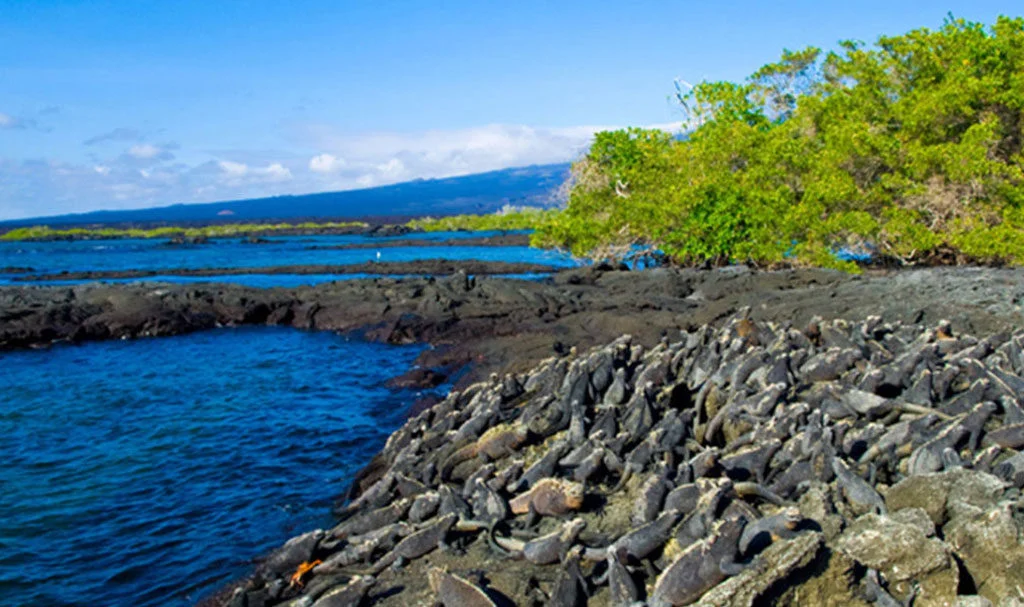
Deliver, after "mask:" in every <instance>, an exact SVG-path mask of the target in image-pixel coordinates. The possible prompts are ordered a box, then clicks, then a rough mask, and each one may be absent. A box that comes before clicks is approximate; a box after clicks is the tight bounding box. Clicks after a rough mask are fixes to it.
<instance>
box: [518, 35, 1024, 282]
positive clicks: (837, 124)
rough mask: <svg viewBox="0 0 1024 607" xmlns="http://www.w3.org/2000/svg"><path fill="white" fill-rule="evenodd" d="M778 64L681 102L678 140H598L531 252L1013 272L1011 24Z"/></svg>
mask: <svg viewBox="0 0 1024 607" xmlns="http://www.w3.org/2000/svg"><path fill="white" fill-rule="evenodd" d="M840 49H841V50H840V51H838V52H829V53H823V52H822V51H821V50H819V49H817V48H813V47H810V48H806V49H803V50H800V51H785V52H784V53H783V54H782V57H781V58H780V60H779V61H778V62H776V63H771V64H768V65H765V66H764V67H762V68H761V69H759V70H758V71H757V72H755V73H754V74H753V75H752V76H750V77H749V78H748V79H747V80H746V81H744V82H742V83H734V82H702V83H700V84H698V85H696V86H694V87H693V88H692V89H690V90H688V91H685V92H684V91H681V90H680V91H679V94H678V100H679V102H680V104H681V105H682V107H683V109H684V111H685V114H686V118H687V120H686V123H687V124H688V125H690V126H691V127H692V131H691V132H690V133H689V134H688V136H687V137H685V138H683V139H677V138H672V137H671V136H670V135H668V134H666V133H663V132H660V131H654V130H644V129H636V128H631V129H625V130H620V131H612V132H603V133H599V134H598V135H597V136H596V137H595V140H594V143H593V145H592V146H591V148H590V150H589V152H588V153H587V155H586V156H585V157H584V158H583V159H582V160H580V161H579V162H577V163H575V164H574V167H573V182H572V188H571V190H570V194H569V201H568V204H567V207H566V209H565V210H564V211H563V212H561V213H557V214H551V215H549V216H546V217H545V218H544V220H543V222H542V224H541V225H540V227H539V229H538V231H537V233H536V234H535V236H534V239H535V243H536V244H540V245H555V246H563V247H567V248H569V249H571V250H572V251H573V252H574V253H576V254H578V255H588V254H589V255H592V254H595V252H596V254H598V255H600V254H601V251H610V250H618V251H622V250H632V249H635V247H636V246H637V245H641V246H649V247H652V248H657V249H660V250H661V251H662V252H663V253H665V254H666V255H668V256H669V258H670V259H671V260H673V261H674V262H676V263H682V264H697V263H705V262H708V261H711V262H718V263H729V262H751V263H754V264H758V265H766V266H771V265H777V264H782V263H796V264H807V265H821V266H832V267H841V268H845V269H849V270H855V269H856V267H855V266H854V265H853V264H852V262H849V261H842V260H841V259H840V258H839V257H837V255H836V252H837V251H843V250H845V251H846V252H861V253H873V254H876V255H879V256H883V257H890V258H896V259H900V260H903V261H908V262H912V261H916V260H921V259H927V258H929V257H930V256H934V255H936V254H937V252H939V251H950V250H952V251H955V252H957V253H958V254H959V255H960V258H961V259H963V258H967V259H972V260H975V261H979V262H1010V263H1021V262H1024V174H1022V151H1021V150H1022V140H1024V133H1022V128H1024V19H1020V18H1016V19H1011V18H1007V17H1000V18H999V19H998V20H997V22H996V23H995V25H993V26H991V27H986V26H984V25H982V24H978V23H971V22H967V21H964V20H962V19H954V18H952V17H950V18H948V19H947V20H946V22H945V24H944V25H943V27H942V28H941V29H939V30H937V31H933V30H929V29H918V30H914V31H911V32H909V33H907V34H904V35H901V36H891V37H889V36H884V37H881V38H879V39H878V41H877V43H876V44H875V45H873V46H870V47H869V46H866V45H864V44H862V43H859V42H850V41H847V42H842V43H840Z"/></svg>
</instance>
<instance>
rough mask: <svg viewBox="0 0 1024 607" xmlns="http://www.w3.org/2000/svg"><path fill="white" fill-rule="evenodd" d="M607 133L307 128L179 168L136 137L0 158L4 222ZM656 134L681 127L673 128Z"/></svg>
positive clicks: (569, 154) (164, 149)
mask: <svg viewBox="0 0 1024 607" xmlns="http://www.w3.org/2000/svg"><path fill="white" fill-rule="evenodd" d="M0 120H2V121H3V122H0V125H5V124H10V121H15V122H16V121H17V119H15V118H12V117H10V116H8V115H7V114H0ZM4 128H10V127H9V126H7V127H4ZM18 128H21V127H20V126H19V127H18ZM606 128H618V127H601V126H575V127H561V128H540V127H528V126H516V125H486V126H480V127H474V128H466V129H459V130H449V131H441V130H429V131H419V132H411V133H400V132H381V133H356V134H353V133H346V132H343V131H339V130H338V129H336V128H335V127H331V126H328V125H306V126H304V127H301V128H299V129H297V130H296V131H295V133H294V134H295V139H296V141H295V142H294V143H295V148H296V149H302V150H309V149H313V150H315V151H316V152H317V153H316V154H313V155H310V154H309V153H308V152H302V153H300V152H296V151H281V150H206V151H197V150H187V153H183V156H185V157H187V158H189V159H190V161H189V162H182V161H180V160H177V159H176V158H175V154H173V153H171V151H172V150H178V149H179V146H178V145H177V144H175V143H155V144H154V143H146V142H141V141H139V142H136V143H134V144H132V145H131V146H130V147H129V148H128V149H127V150H124V152H123V153H121V154H119V155H116V156H112V157H95V156H93V157H92V158H91V159H90V161H89V162H87V163H82V164H76V163H69V162H62V161H58V160H54V159H42V160H31V159H13V158H3V157H0V201H2V202H3V206H2V207H0V219H7V218H14V217H32V216H41V215H50V214H59V213H73V212H82V211H89V210H95V209H103V208H108V209H125V208H143V207H151V206H158V205H166V204H174V203H190V202H212V201H220V200H233V199H244V198H257V197H264V196H275V195H280V194H301V193H309V192H324V191H332V190H344V189H352V188H359V187H373V186H378V185H386V184H390V183H397V182H401V181H407V180H412V179H421V178H422V179H429V178H444V177H452V176H457V175H465V174H471V173H478V172H484V171H491V170H497V169H504V168H510V167H517V166H525V165H530V164H547V163H555V162H564V161H568V160H572V159H574V158H575V157H577V156H578V155H579V154H580V153H582V152H583V151H584V150H585V149H586V148H587V146H588V145H589V143H590V141H591V139H592V137H593V134H594V133H595V132H596V131H599V130H603V129H606ZM654 128H664V129H666V130H679V125H678V124H672V125H654ZM112 133H113V132H112ZM107 135H110V136H99V138H100V139H102V140H104V141H105V140H122V139H123V140H127V139H129V135H132V133H128V132H125V133H116V135H117V136H116V137H115V136H113V135H111V134H107ZM122 135H123V137H122Z"/></svg>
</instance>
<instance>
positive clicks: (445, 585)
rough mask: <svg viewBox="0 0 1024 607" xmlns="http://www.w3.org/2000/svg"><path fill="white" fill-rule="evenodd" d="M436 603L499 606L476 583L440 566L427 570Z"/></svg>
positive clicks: (464, 606) (451, 606)
mask: <svg viewBox="0 0 1024 607" xmlns="http://www.w3.org/2000/svg"><path fill="white" fill-rule="evenodd" d="M427 579H428V580H429V583H430V589H431V590H433V591H434V600H435V603H434V604H435V605H441V606H442V607H497V605H496V604H495V603H494V601H492V600H491V597H489V596H487V594H486V593H485V592H484V591H483V590H481V589H480V588H478V587H477V586H476V585H475V584H473V583H471V582H469V581H468V580H466V579H463V578H461V577H459V576H457V575H455V574H453V573H449V572H447V571H445V570H444V569H441V568H440V567H431V568H430V570H428V571H427Z"/></svg>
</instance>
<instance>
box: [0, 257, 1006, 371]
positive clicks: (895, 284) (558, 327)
mask: <svg viewBox="0 0 1024 607" xmlns="http://www.w3.org/2000/svg"><path fill="white" fill-rule="evenodd" d="M455 267H456V268H458V269H461V270H464V268H465V266H461V265H456V266H455ZM1022 302H1024V272H1022V271H1019V270H1012V269H996V268H932V269H925V270H912V271H901V272H875V273H869V274H865V275H862V276H851V275H848V274H843V273H840V272H833V271H827V270H786V271H779V272H755V271H751V270H748V269H746V268H742V267H740V268H726V269H720V270H710V271H701V270H676V269H654V270H645V271H641V272H630V271H621V270H617V269H614V268H610V267H607V266H600V265H599V266H592V267H587V268H578V269H573V270H563V271H560V272H558V273H556V274H554V276H553V277H552V278H550V279H546V280H543V281H522V280H511V279H503V278H495V277H478V278H470V277H468V275H467V274H466V273H465V272H464V271H463V272H459V271H458V270H456V272H455V274H453V275H450V276H448V277H445V278H430V277H423V278H374V279H356V280H347V281H338V282H333V283H325V284H320V285H316V286H310V287H301V288H297V289H284V288H275V289H258V288H252V287H245V286H241V285H233V284H221V283H211V284H168V283H135V284H95V283H94V284H82V285H76V286H18V287H11V286H8V287H0V351H2V350H6V349H13V348H27V347H31V348H38V347H46V346H48V345H50V344H53V343H57V342H72V343H73V342H79V341H86V340H94V339H125V338H136V337H157V336H167V335H177V334H182V333H188V332H192V331H199V330H207V329H213V328H216V327H218V326H239V325H279V326H291V327H295V328H299V329H315V330H328V331H339V332H358V333H359V334H360V335H361V336H364V337H366V338H368V339H371V340H374V341H380V342H385V343H415V342H419V343H429V344H431V345H432V346H434V347H433V348H431V349H429V350H427V351H425V352H424V353H423V354H422V355H421V357H420V358H419V360H418V361H417V365H418V366H419V367H422V368H430V369H434V370H436V371H439V372H445V371H451V370H454V369H456V368H459V367H461V366H464V365H466V364H470V363H471V364H472V367H471V368H470V373H468V374H466V375H465V376H464V378H463V383H462V385H465V384H468V383H470V382H473V381H477V380H479V379H482V378H485V377H487V376H488V375H489V374H490V373H492V372H505V371H524V370H526V369H528V368H529V367H531V366H532V365H534V364H536V363H537V362H538V361H540V360H542V359H543V358H546V357H548V356H550V355H551V354H552V353H555V352H564V351H566V350H567V349H568V348H569V347H572V346H575V347H578V348H581V349H582V348H589V347H592V346H595V345H599V344H602V343H606V342H608V341H611V340H613V339H615V338H616V337H618V336H619V335H622V334H624V333H629V334H631V335H633V336H634V339H635V340H636V341H637V343H640V344H644V345H646V346H652V345H653V344H655V343H657V341H658V340H659V339H660V337H661V336H662V335H663V334H665V333H670V332H677V331H678V330H680V329H689V328H693V327H696V326H699V325H702V324H707V323H712V324H714V323H719V322H721V321H722V320H723V319H724V318H727V317H728V316H729V315H730V314H733V313H734V312H735V311H736V310H738V309H740V308H742V307H744V306H750V307H751V308H752V312H751V314H752V315H753V317H754V318H755V319H757V320H772V321H776V322H784V321H791V322H794V323H797V324H799V323H806V322H808V321H809V320H810V319H811V318H812V317H813V316H815V315H821V316H823V317H826V318H836V317H844V318H850V319H863V318H866V317H867V316H870V315H881V316H882V317H883V318H885V319H886V320H887V321H895V320H900V321H903V322H907V323H910V322H923V323H934V322H937V321H938V320H939V319H944V318H945V319H950V320H951V321H952V322H953V323H954V326H956V327H957V328H958V330H963V331H967V332H971V333H976V334H987V333H991V332H996V331H1002V330H1009V329H1012V328H1013V327H1016V326H1022V325H1024V308H1022V305H1021V304H1022Z"/></svg>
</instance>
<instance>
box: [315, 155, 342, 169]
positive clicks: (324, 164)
mask: <svg viewBox="0 0 1024 607" xmlns="http://www.w3.org/2000/svg"><path fill="white" fill-rule="evenodd" d="M347 164H348V163H346V162H345V159H344V158H338V157H337V156H335V155H334V154H318V155H316V156H313V157H312V158H310V159H309V170H311V171H313V172H314V173H336V172H338V171H340V170H342V169H344V168H345V167H346V166H347Z"/></svg>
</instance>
